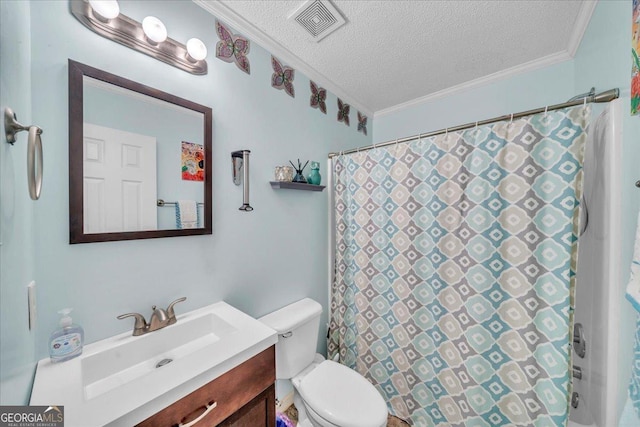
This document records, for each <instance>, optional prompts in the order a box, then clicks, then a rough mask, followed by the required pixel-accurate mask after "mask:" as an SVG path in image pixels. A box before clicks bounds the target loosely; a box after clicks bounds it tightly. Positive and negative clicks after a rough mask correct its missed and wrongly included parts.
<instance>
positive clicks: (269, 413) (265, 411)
mask: <svg viewBox="0 0 640 427" xmlns="http://www.w3.org/2000/svg"><path fill="white" fill-rule="evenodd" d="M275 380H276V364H275V347H273V346H271V347H269V348H268V349H266V350H264V351H263V352H262V353H260V354H258V355H256V356H254V357H252V358H251V359H249V360H247V361H246V362H244V363H242V364H241V365H239V366H236V367H235V368H233V369H231V370H230V371H229V372H226V373H224V374H222V375H221V376H220V377H218V378H216V379H215V380H213V381H211V382H210V383H208V384H206V385H204V386H202V387H200V388H199V389H197V390H195V391H194V392H192V393H191V394H189V395H187V396H185V397H183V398H182V399H180V400H178V401H177V402H175V403H173V404H172V405H170V406H168V407H166V408H164V409H163V410H161V411H160V412H158V413H156V414H154V415H152V416H151V417H149V418H147V419H146V420H144V421H143V422H141V423H140V424H138V425H137V426H136V427H178V426H180V425H185V424H188V423H190V422H193V421H194V420H195V419H197V418H198V417H202V418H201V419H200V420H199V421H198V422H197V423H195V424H194V425H193V427H213V426H221V427H275V425H276V397H275V385H274V383H275ZM208 407H209V408H210V409H209V410H208V412H207V414H206V415H205V416H202V415H203V414H204V413H205V411H207V408H208Z"/></svg>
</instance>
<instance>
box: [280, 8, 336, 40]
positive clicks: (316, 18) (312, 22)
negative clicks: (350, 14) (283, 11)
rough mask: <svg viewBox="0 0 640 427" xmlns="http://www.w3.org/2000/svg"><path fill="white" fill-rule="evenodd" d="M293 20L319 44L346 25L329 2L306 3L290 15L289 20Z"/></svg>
mask: <svg viewBox="0 0 640 427" xmlns="http://www.w3.org/2000/svg"><path fill="white" fill-rule="evenodd" d="M292 19H293V20H295V21H296V22H297V23H298V24H300V25H301V26H302V28H304V29H305V31H306V32H307V33H308V34H309V35H310V36H311V40H313V41H315V42H319V41H320V40H322V39H323V38H325V37H327V36H328V35H329V34H331V33H333V32H334V31H335V30H337V29H338V28H340V27H341V26H343V25H344V24H345V23H346V21H345V19H344V18H343V17H342V15H341V14H340V12H338V9H336V7H335V6H334V5H333V4H331V2H330V1H328V0H307V1H305V2H304V3H302V5H301V6H300V7H299V8H298V9H297V10H296V11H295V12H293V13H292V14H291V15H289V20H292Z"/></svg>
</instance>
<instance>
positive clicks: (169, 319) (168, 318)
mask: <svg viewBox="0 0 640 427" xmlns="http://www.w3.org/2000/svg"><path fill="white" fill-rule="evenodd" d="M186 299H187V297H182V298H178V299H177V300H175V301H173V302H172V303H171V304H169V307H167V309H166V310H164V309H162V308H157V307H156V306H155V305H154V306H153V307H151V310H153V312H152V313H151V317H150V318H149V323H147V321H146V320H145V318H144V316H143V315H142V314H140V313H127V314H121V315H120V316H118V319H120V320H122V319H126V318H127V317H135V319H136V321H135V323H134V324H133V336H134V337H136V336H138V335H144V334H146V333H148V332H153V331H157V330H158V329H162V328H164V327H165V326H168V325H173V324H174V323H176V322H177V321H178V320H177V319H176V313H175V311H174V310H173V306H174V305H176V304H177V303H179V302H182V301H185V300H186Z"/></svg>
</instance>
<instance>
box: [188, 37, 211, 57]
mask: <svg viewBox="0 0 640 427" xmlns="http://www.w3.org/2000/svg"><path fill="white" fill-rule="evenodd" d="M187 52H188V53H189V56H190V57H192V58H193V59H195V60H196V61H200V60H203V59H204V58H206V57H207V47H206V46H205V45H204V43H202V40H200V39H196V38H192V39H189V40H187Z"/></svg>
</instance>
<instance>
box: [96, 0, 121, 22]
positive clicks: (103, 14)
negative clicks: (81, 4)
mask: <svg viewBox="0 0 640 427" xmlns="http://www.w3.org/2000/svg"><path fill="white" fill-rule="evenodd" d="M89 4H90V5H91V8H92V9H93V11H94V15H95V17H96V18H97V19H98V20H100V21H102V22H109V20H111V19H113V18H115V17H117V16H118V15H120V5H119V4H118V2H117V0H89Z"/></svg>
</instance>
